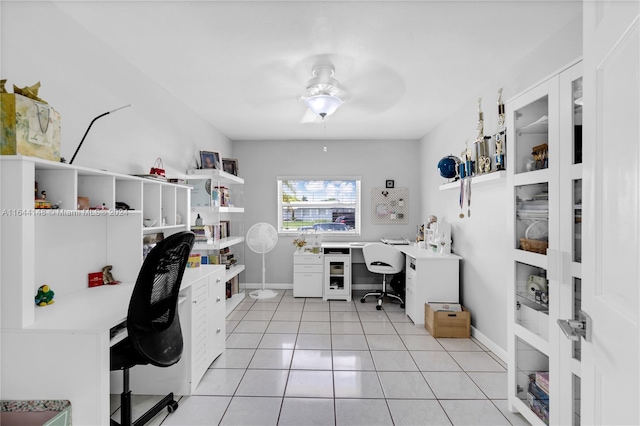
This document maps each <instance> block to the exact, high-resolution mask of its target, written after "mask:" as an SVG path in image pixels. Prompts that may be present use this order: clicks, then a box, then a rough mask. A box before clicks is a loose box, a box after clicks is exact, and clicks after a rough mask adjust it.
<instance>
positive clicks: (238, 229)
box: [187, 169, 245, 312]
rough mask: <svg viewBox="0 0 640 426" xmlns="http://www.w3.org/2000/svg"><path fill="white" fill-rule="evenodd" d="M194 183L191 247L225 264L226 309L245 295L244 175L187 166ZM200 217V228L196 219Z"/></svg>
mask: <svg viewBox="0 0 640 426" xmlns="http://www.w3.org/2000/svg"><path fill="white" fill-rule="evenodd" d="M187 183H188V184H189V185H191V186H193V196H192V198H191V223H190V225H191V229H192V230H194V232H196V233H198V234H199V235H198V236H197V240H196V244H195V245H194V251H195V252H199V253H200V254H201V255H202V256H205V257H207V259H204V261H205V262H209V263H212V264H224V265H225V266H226V268H227V269H226V271H227V272H226V277H225V279H224V282H225V283H226V284H225V285H226V287H227V289H226V290H225V292H226V296H227V298H229V300H228V303H227V312H231V311H232V310H233V309H234V308H235V307H236V306H237V304H238V303H239V302H240V300H242V298H243V297H244V291H241V290H240V287H241V275H240V274H241V272H243V271H244V270H245V265H244V239H245V237H244V179H242V178H240V177H238V176H235V175H232V174H230V173H226V172H224V171H222V170H218V169H197V170H187ZM198 217H200V219H201V221H202V226H203V227H204V229H203V228H201V227H199V225H198V224H197V223H196V220H198Z"/></svg>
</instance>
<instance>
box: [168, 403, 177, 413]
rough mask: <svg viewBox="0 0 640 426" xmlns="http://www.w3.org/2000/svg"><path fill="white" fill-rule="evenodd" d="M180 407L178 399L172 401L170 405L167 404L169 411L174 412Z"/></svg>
mask: <svg viewBox="0 0 640 426" xmlns="http://www.w3.org/2000/svg"><path fill="white" fill-rule="evenodd" d="M177 409H178V401H171V402H170V403H169V405H167V411H168V412H169V413H173V412H174V411H176V410H177Z"/></svg>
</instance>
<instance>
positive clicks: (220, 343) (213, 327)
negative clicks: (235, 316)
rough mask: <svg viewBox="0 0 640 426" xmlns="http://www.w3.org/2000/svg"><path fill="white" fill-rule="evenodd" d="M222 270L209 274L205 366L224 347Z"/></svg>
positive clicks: (223, 282) (224, 314) (224, 312)
mask: <svg viewBox="0 0 640 426" xmlns="http://www.w3.org/2000/svg"><path fill="white" fill-rule="evenodd" d="M224 272H225V271H224V270H221V271H220V273H218V274H212V275H210V276H209V291H210V293H209V306H208V307H207V311H208V312H207V322H208V325H207V367H208V366H209V365H211V363H212V362H213V361H215V359H216V358H217V357H218V356H219V355H220V354H221V353H222V352H224V349H225V338H226V328H225V322H226V317H227V310H226V299H225V297H226V296H225V292H226V288H225V287H226V286H225V281H224V279H223V277H224Z"/></svg>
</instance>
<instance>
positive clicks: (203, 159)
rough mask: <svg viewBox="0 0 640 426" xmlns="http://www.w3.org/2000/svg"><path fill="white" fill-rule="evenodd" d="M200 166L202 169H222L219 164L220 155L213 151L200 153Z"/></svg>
mask: <svg viewBox="0 0 640 426" xmlns="http://www.w3.org/2000/svg"><path fill="white" fill-rule="evenodd" d="M200 164H201V167H202V168H203V169H218V170H220V169H221V168H222V165H221V163H220V153H219V152H215V151H200Z"/></svg>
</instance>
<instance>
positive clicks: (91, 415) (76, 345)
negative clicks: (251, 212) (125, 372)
mask: <svg viewBox="0 0 640 426" xmlns="http://www.w3.org/2000/svg"><path fill="white" fill-rule="evenodd" d="M214 277H217V278H220V277H224V266H222V265H207V266H201V267H200V268H196V269H187V270H186V271H185V274H184V278H183V280H182V285H181V287H180V296H181V298H186V300H189V301H190V300H191V298H192V295H191V288H192V286H194V285H197V284H198V283H202V282H203V281H202V280H207V282H208V283H209V289H208V290H207V291H208V292H209V294H210V295H211V296H216V297H218V295H217V291H216V290H214V289H213V288H211V285H212V284H213V283H216V280H217V278H214ZM220 287H221V288H222V289H224V282H222V283H221V285H220ZM132 291H133V283H122V284H118V285H114V286H100V287H94V288H86V289H83V290H79V291H76V292H74V293H70V294H68V295H65V296H61V297H56V299H55V303H54V304H53V305H49V306H46V307H39V308H37V309H36V316H35V322H34V323H33V324H32V325H30V326H28V327H27V328H24V329H3V330H2V365H1V369H2V378H1V380H2V381H1V389H2V399H9V400H24V399H68V400H70V401H71V405H72V415H73V422H74V424H78V425H100V424H103V425H108V424H109V418H110V407H109V405H110V402H109V401H110V396H109V395H110V368H109V367H110V363H109V357H110V346H111V342H110V333H109V332H110V329H111V327H113V326H115V325H117V324H120V323H121V322H122V321H123V320H125V318H126V316H127V310H128V307H129V299H130V297H131V293H132ZM222 295H223V296H222V299H221V300H222V302H224V293H222ZM184 305H187V304H185V303H183V304H182V305H181V309H180V322H181V325H182V328H183V333H185V334H187V337H189V336H190V329H191V326H192V319H191V317H190V315H188V314H184V312H186V311H187V310H185V309H183V308H182V306H184ZM188 305H191V303H189V304H188ZM221 305H222V310H221V311H220V312H223V315H222V318H223V320H224V312H225V310H224V303H222V304H221ZM184 307H185V308H187V307H186V306H184ZM207 308H209V306H207ZM211 308H212V312H213V309H214V308H215V309H219V308H218V307H217V306H215V304H213V303H212V305H211ZM188 312H190V306H189V310H188ZM216 312H217V311H216ZM217 315H219V314H217ZM222 327H223V328H222V339H223V340H222V344H223V345H224V334H225V333H224V321H222ZM190 352H191V349H190V348H189V345H187V342H185V352H184V353H183V359H184V360H185V362H186V361H187V360H188V358H189V357H190V356H191V353H190ZM211 355H213V353H212V354H211ZM182 362H183V361H182V360H181V361H180V363H182ZM180 363H178V364H180ZM178 364H176V366H178ZM174 367H175V366H172V367H169V368H166V369H162V368H157V367H154V369H155V372H156V373H160V374H159V375H158V376H156V375H147V377H146V380H145V381H146V382H147V383H146V385H148V386H151V387H154V388H155V389H156V390H157V392H158V393H160V394H162V393H164V390H165V388H169V390H168V392H171V391H172V390H173V391H175V390H176V389H174V387H183V384H182V383H177V382H176V381H175V380H168V381H165V382H164V383H154V381H155V380H156V377H160V376H163V374H162V370H171V369H173V368H174ZM137 368H138V367H135V368H134V369H132V376H133V373H134V372H135V371H136V369H137ZM140 368H144V367H140ZM205 370H206V369H205ZM167 373H170V372H167ZM164 377H165V378H166V377H171V374H169V375H168V376H167V375H166V374H165V375H164ZM191 379H192V377H186V378H184V377H183V380H189V381H190V380H191ZM197 380H199V378H197ZM131 385H132V388H133V389H134V391H135V385H136V383H135V377H132V380H131ZM119 392H121V390H118V393H119Z"/></svg>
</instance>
